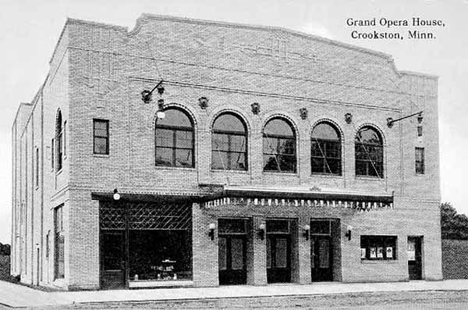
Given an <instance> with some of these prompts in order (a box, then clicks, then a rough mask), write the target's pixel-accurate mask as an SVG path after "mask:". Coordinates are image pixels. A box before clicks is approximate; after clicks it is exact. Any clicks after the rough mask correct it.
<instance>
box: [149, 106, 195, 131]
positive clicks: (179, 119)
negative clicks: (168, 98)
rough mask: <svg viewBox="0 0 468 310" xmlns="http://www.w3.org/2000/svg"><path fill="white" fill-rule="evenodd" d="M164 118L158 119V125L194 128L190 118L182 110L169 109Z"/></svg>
mask: <svg viewBox="0 0 468 310" xmlns="http://www.w3.org/2000/svg"><path fill="white" fill-rule="evenodd" d="M164 113H165V116H164V118H160V119H158V123H157V126H171V127H174V126H176V127H185V128H193V126H192V122H191V121H190V118H189V117H188V116H187V115H186V114H185V113H184V112H182V111H181V110H177V109H167V110H165V111H164Z"/></svg>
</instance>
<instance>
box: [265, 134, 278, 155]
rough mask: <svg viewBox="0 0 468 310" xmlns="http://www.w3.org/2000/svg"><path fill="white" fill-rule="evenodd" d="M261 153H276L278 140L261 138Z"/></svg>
mask: <svg viewBox="0 0 468 310" xmlns="http://www.w3.org/2000/svg"><path fill="white" fill-rule="evenodd" d="M263 153H264V154H276V153H278V139H276V138H265V137H263Z"/></svg>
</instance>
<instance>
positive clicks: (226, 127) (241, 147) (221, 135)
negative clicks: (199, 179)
mask: <svg viewBox="0 0 468 310" xmlns="http://www.w3.org/2000/svg"><path fill="white" fill-rule="evenodd" d="M211 168H212V169H226V170H247V130H246V127H245V124H244V123H243V122H242V120H241V119H240V118H239V117H238V116H236V115H234V114H232V113H224V114H221V115H220V116H218V118H216V120H215V122H214V124H213V133H212V135H211Z"/></svg>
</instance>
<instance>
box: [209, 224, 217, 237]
mask: <svg viewBox="0 0 468 310" xmlns="http://www.w3.org/2000/svg"><path fill="white" fill-rule="evenodd" d="M208 228H209V229H210V232H209V233H208V236H210V238H211V240H214V231H215V228H216V224H215V223H211V224H210V225H208Z"/></svg>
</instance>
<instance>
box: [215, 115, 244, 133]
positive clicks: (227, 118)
mask: <svg viewBox="0 0 468 310" xmlns="http://www.w3.org/2000/svg"><path fill="white" fill-rule="evenodd" d="M213 129H214V130H219V131H231V132H233V131H234V132H242V133H244V132H245V131H246V130H245V126H244V124H243V123H242V121H241V120H240V118H238V117H237V116H235V115H233V114H229V113H226V114H222V115H221V116H219V117H218V118H217V119H216V121H215V123H214V125H213Z"/></svg>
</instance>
